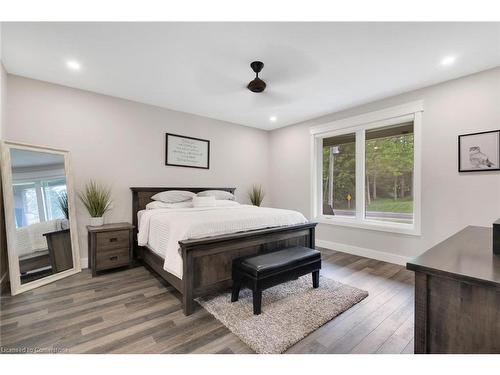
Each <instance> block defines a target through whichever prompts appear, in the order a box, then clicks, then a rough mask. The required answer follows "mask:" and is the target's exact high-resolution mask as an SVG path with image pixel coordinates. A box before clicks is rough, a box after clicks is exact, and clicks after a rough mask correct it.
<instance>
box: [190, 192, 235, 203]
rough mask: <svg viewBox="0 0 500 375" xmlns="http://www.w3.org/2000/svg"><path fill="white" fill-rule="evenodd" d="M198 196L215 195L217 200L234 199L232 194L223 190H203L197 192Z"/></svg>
mask: <svg viewBox="0 0 500 375" xmlns="http://www.w3.org/2000/svg"><path fill="white" fill-rule="evenodd" d="M197 196H198V197H215V199H217V200H229V201H234V195H233V194H231V193H230V192H229V191H224V190H205V191H202V192H199V193H198V194H197Z"/></svg>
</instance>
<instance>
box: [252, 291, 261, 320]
mask: <svg viewBox="0 0 500 375" xmlns="http://www.w3.org/2000/svg"><path fill="white" fill-rule="evenodd" d="M261 307H262V290H261V289H254V291H253V314H254V315H260V312H261Z"/></svg>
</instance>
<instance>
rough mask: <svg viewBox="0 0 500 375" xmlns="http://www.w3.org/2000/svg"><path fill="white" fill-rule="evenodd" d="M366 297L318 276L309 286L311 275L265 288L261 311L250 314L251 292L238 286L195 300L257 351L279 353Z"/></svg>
mask: <svg viewBox="0 0 500 375" xmlns="http://www.w3.org/2000/svg"><path fill="white" fill-rule="evenodd" d="M366 296H368V292H366V291H364V290H360V289H357V288H354V287H352V286H349V285H345V284H342V283H339V282H337V281H334V280H331V279H328V278H325V277H320V283H319V288H318V289H314V288H313V287H312V278H311V275H307V276H303V277H300V278H299V279H297V280H294V281H290V282H288V283H285V284H281V285H278V286H275V287H273V288H270V289H267V290H265V291H264V292H263V294H262V313H261V314H260V315H253V304H252V292H251V290H249V289H243V288H242V289H241V291H240V298H239V300H238V301H237V302H233V303H231V293H224V294H219V295H215V296H210V297H204V298H198V299H197V300H196V301H197V302H198V303H199V304H200V305H201V306H203V307H204V308H205V309H206V310H207V311H208V312H209V313H210V314H212V315H213V316H214V317H215V318H217V319H218V320H219V321H220V322H221V323H222V324H224V325H225V326H226V327H227V328H229V330H231V332H233V333H234V334H235V335H236V336H238V337H239V338H240V339H241V340H242V341H243V342H244V343H246V344H247V345H248V346H249V347H250V348H252V349H253V350H255V351H256V352H257V353H267V354H277V353H282V352H284V351H285V350H286V349H288V348H289V347H290V346H292V345H293V344H295V343H296V342H298V341H300V340H302V339H303V338H304V337H306V336H307V335H309V334H310V333H311V332H313V331H315V330H316V329H318V328H319V327H321V326H322V325H323V324H325V323H327V322H328V321H330V320H332V319H333V318H335V317H336V316H337V315H339V314H340V313H342V312H344V311H346V310H347V309H349V308H350V307H352V306H354V305H355V304H357V303H358V302H360V301H361V300H363V299H364V298H366Z"/></svg>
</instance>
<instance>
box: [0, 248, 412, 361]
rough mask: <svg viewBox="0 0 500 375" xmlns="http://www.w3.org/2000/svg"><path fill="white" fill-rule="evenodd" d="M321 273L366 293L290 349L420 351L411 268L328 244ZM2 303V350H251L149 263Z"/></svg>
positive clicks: (67, 281) (83, 275) (75, 279)
mask: <svg viewBox="0 0 500 375" xmlns="http://www.w3.org/2000/svg"><path fill="white" fill-rule="evenodd" d="M321 272H322V275H324V276H326V277H330V278H333V279H335V280H338V281H341V282H343V283H347V284H350V285H352V286H355V287H358V288H361V289H365V290H367V291H368V292H369V296H368V297H367V298H366V299H364V300H363V301H362V302H360V303H358V304H357V305H355V306H353V307H352V308H351V309H349V310H347V311H346V312H344V313H343V314H341V315H339V316H338V317H336V318H335V319H333V320H332V321H330V322H329V323H327V324H325V325H324V326H322V327H321V328H319V329H318V330H316V331H315V332H313V333H312V334H311V335H309V336H308V337H306V338H305V339H303V340H302V341H300V342H298V343H297V344H296V345H294V346H293V347H291V348H290V349H289V350H288V351H287V352H288V353H413V300H414V297H413V285H414V278H413V272H410V271H407V270H405V269H404V267H402V266H398V265H394V264H390V263H385V262H380V261H376V260H372V259H367V258H362V257H358V256H354V255H349V254H345V253H340V252H334V251H329V250H328V251H327V250H325V251H323V269H322V271H321ZM0 306H1V311H0V346H1V347H2V352H3V353H6V352H25V351H29V352H69V353H252V350H251V349H250V348H249V347H247V346H246V345H245V344H244V343H243V342H242V341H241V340H239V339H238V337H236V336H235V335H234V334H232V333H231V332H230V331H229V330H228V329H227V328H226V327H224V326H223V325H222V324H221V323H219V322H218V321H217V320H216V319H215V318H213V317H212V316H211V315H210V314H209V313H208V312H206V311H205V310H204V309H203V308H201V307H198V308H197V310H196V312H195V313H194V314H193V315H191V316H188V317H186V316H184V315H183V314H182V309H181V302H180V295H179V293H178V292H177V291H175V290H174V289H173V288H172V287H170V286H166V285H165V284H163V283H162V282H161V281H160V280H159V279H158V278H156V277H155V276H154V275H153V274H152V273H151V272H150V271H148V270H147V269H145V268H144V267H137V268H133V269H128V270H123V271H117V272H113V273H107V274H104V275H101V276H98V277H95V278H92V277H91V275H90V272H89V270H84V271H83V272H82V273H80V274H78V275H74V276H71V277H69V278H66V279H64V280H60V281H58V282H56V283H53V284H50V285H46V286H43V287H41V288H38V289H35V290H32V291H29V292H26V293H23V294H21V295H17V296H9V295H7V296H2V298H1V305H0Z"/></svg>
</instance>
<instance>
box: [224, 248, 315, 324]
mask: <svg viewBox="0 0 500 375" xmlns="http://www.w3.org/2000/svg"><path fill="white" fill-rule="evenodd" d="M320 269H321V253H320V252H319V251H318V250H314V249H310V248H308V247H292V248H288V249H284V250H280V251H275V252H271V253H266V254H260V255H254V256H250V257H243V258H237V259H235V260H234V261H233V270H232V276H233V291H232V295H231V302H235V301H237V300H238V297H239V294H240V288H241V286H242V285H243V286H246V287H248V288H250V289H252V292H253V313H254V314H255V315H258V314H260V312H261V306H262V291H263V290H264V289H267V288H270V287H272V286H275V285H278V284H281V283H284V282H286V281H290V280H293V279H296V278H298V277H299V276H303V275H306V274H308V273H312V281H313V287H314V288H317V287H319V270H320Z"/></svg>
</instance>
